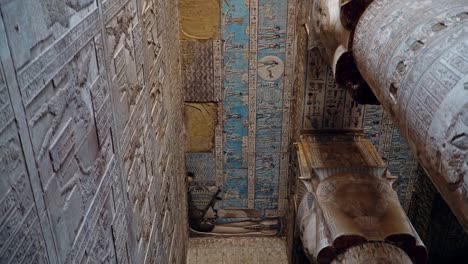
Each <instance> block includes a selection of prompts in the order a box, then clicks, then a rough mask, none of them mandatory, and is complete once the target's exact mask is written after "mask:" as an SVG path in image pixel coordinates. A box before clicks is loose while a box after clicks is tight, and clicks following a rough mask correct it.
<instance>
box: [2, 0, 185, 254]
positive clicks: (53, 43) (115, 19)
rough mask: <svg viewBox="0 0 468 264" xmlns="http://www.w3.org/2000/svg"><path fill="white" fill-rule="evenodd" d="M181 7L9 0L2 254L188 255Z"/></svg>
mask: <svg viewBox="0 0 468 264" xmlns="http://www.w3.org/2000/svg"><path fill="white" fill-rule="evenodd" d="M176 4H177V3H176V2H174V1H170V0H141V1H137V0H106V1H105V0H102V1H101V0H97V1H94V0H80V1H70V0H67V1H61V0H60V1H59V0H45V1H34V0H13V1H6V2H5V1H3V2H1V3H0V12H1V15H2V19H1V20H0V59H1V65H0V69H1V71H0V104H1V114H0V157H1V158H0V162H1V164H2V165H0V208H1V209H0V210H1V214H0V241H1V242H0V262H1V263H23V262H24V263H75V262H79V263H183V261H184V260H185V252H186V243H185V242H183V241H186V236H187V229H186V222H187V221H186V212H185V208H186V202H185V201H186V199H183V196H184V195H185V183H184V182H185V179H184V167H183V160H184V143H183V142H184V140H183V139H184V137H183V136H184V134H183V133H184V130H183V129H182V127H183V121H182V119H183V116H182V109H181V107H180V105H181V104H182V100H183V99H182V96H183V92H182V86H181V79H180V64H179V60H178V56H179V44H178V43H179V37H178V12H177V8H176ZM179 193H180V195H179ZM180 196H182V199H179V197H180ZM175 241H177V243H175Z"/></svg>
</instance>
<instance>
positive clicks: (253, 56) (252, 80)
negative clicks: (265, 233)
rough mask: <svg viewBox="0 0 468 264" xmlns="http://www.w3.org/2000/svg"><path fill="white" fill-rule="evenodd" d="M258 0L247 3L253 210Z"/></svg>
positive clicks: (249, 174)
mask: <svg viewBox="0 0 468 264" xmlns="http://www.w3.org/2000/svg"><path fill="white" fill-rule="evenodd" d="M258 7H259V5H258V0H253V1H250V3H249V44H250V45H249V129H248V139H247V140H248V147H247V155H248V160H247V189H248V190H247V191H248V197H247V198H248V201H247V207H248V208H254V199H255V167H256V164H255V151H256V129H257V76H258V75H259V72H258V70H257V69H258V68H257V67H258V53H257V52H258V50H257V48H258V47H257V44H258V42H257V41H258V40H257V37H258V19H259V16H258V12H259V11H258Z"/></svg>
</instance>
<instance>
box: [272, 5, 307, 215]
mask: <svg viewBox="0 0 468 264" xmlns="http://www.w3.org/2000/svg"><path fill="white" fill-rule="evenodd" d="M297 6H298V5H297V2H296V1H294V0H291V1H288V20H287V23H288V24H287V35H286V70H285V78H284V91H283V116H282V118H283V123H282V125H281V161H280V178H279V199H280V201H279V208H278V209H279V210H286V206H287V204H286V203H287V197H288V187H289V184H288V182H289V181H288V175H289V159H290V152H291V146H290V139H291V131H292V129H291V116H292V109H291V101H292V93H293V90H294V86H295V85H296V84H295V83H294V81H295V75H294V74H295V67H296V59H299V60H300V59H303V58H297V57H296V56H297V54H296V53H297V50H296V46H295V43H296V41H295V39H296V32H297V29H296V20H297V16H296V13H297V12H298V10H297ZM298 85H300V84H298Z"/></svg>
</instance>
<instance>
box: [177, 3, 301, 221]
mask: <svg viewBox="0 0 468 264" xmlns="http://www.w3.org/2000/svg"><path fill="white" fill-rule="evenodd" d="M296 2H297V1H296V0H292V1H283V0H251V1H244V0H223V1H221V2H218V1H215V0H212V1H209V0H204V1H201V0H198V1H195V0H184V1H181V5H180V8H181V15H182V24H181V36H182V39H183V40H182V72H183V75H184V86H185V88H186V98H185V100H186V102H187V103H186V108H185V109H186V120H191V121H187V122H188V123H187V130H188V134H189V136H188V150H187V151H188V154H187V165H188V171H190V172H192V173H194V176H195V179H196V180H197V181H199V182H204V183H206V184H213V185H217V186H219V187H220V188H221V189H222V198H223V199H222V201H221V202H220V203H219V207H220V209H227V210H231V215H234V216H235V217H243V216H248V215H247V213H245V212H247V211H249V212H250V213H252V212H253V214H255V215H257V216H260V215H261V216H265V215H270V216H273V215H275V216H276V215H282V214H283V210H284V208H285V204H286V202H285V201H286V194H287V182H286V181H287V175H288V171H287V170H288V161H289V157H288V155H289V145H290V144H289V137H290V135H289V122H290V119H289V118H290V108H291V107H290V98H291V90H292V82H293V76H294V75H293V67H294V61H293V59H294V57H293V55H294V50H293V47H294V45H293V42H294V38H295V35H294V32H295V21H296V18H295V15H296V13H295V12H296V9H295V4H296ZM196 3H200V4H201V5H200V6H203V7H204V8H205V9H204V10H208V9H210V10H211V11H214V12H216V11H218V10H219V13H218V14H219V17H218V19H219V21H220V22H219V30H218V29H217V26H218V23H217V22H216V20H215V19H211V18H204V19H200V20H197V19H196V16H198V13H197V12H193V10H192V11H188V10H184V9H185V8H187V9H190V8H191V7H193V6H194V5H196ZM217 4H218V6H217ZM205 12H206V11H205ZM212 103H216V106H217V108H214V107H212V106H213V104H212ZM213 118H214V119H215V120H216V121H217V122H216V124H215V126H214V127H210V126H206V125H205V124H207V123H208V124H209V123H211V121H210V120H213ZM194 120H196V121H194ZM236 210H237V213H234V214H232V211H236ZM250 213H249V214H250Z"/></svg>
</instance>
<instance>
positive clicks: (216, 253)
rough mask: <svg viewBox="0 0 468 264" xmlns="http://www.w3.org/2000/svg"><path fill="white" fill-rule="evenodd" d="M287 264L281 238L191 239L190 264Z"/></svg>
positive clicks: (283, 241) (188, 262)
mask: <svg viewBox="0 0 468 264" xmlns="http://www.w3.org/2000/svg"><path fill="white" fill-rule="evenodd" d="M263 263H265V264H267V263H268V264H287V263H288V257H287V253H286V242H285V240H284V239H281V238H270V237H265V238H261V237H255V238H253V237H250V238H248V237H242V238H240V237H238V238H191V239H190V244H189V251H188V257H187V264H263Z"/></svg>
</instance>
